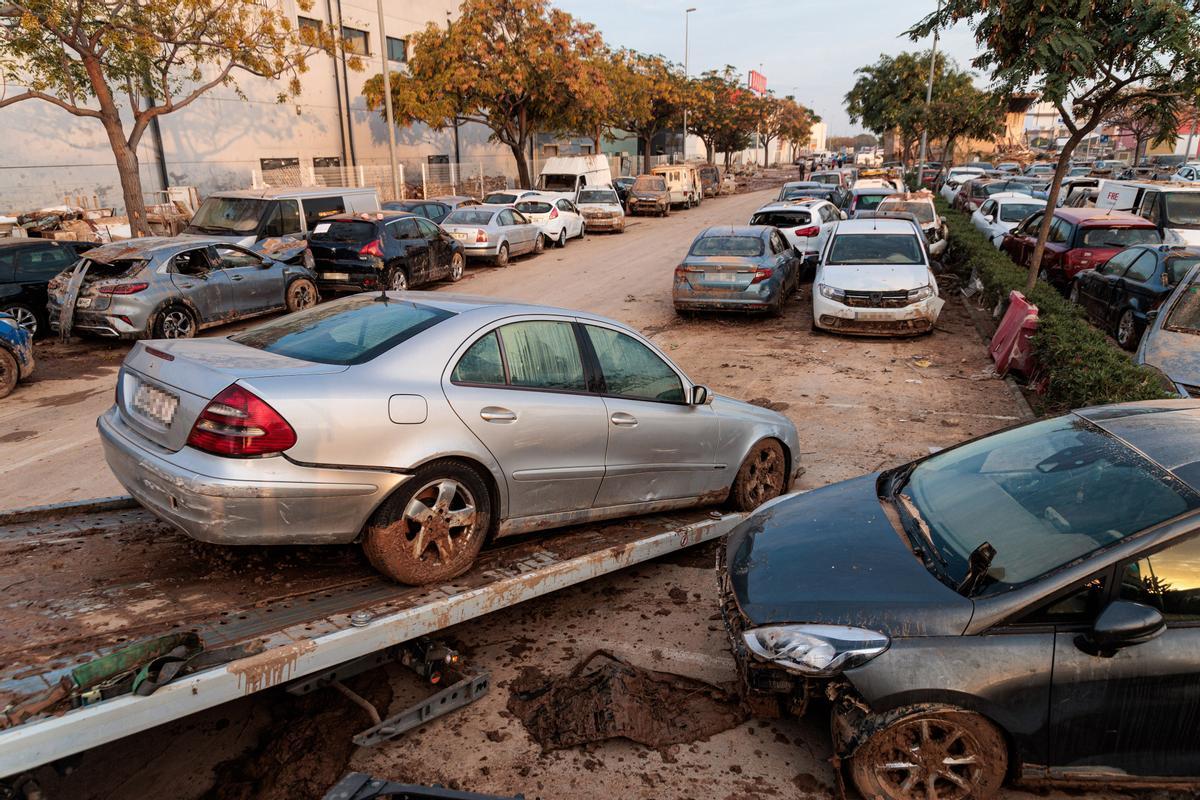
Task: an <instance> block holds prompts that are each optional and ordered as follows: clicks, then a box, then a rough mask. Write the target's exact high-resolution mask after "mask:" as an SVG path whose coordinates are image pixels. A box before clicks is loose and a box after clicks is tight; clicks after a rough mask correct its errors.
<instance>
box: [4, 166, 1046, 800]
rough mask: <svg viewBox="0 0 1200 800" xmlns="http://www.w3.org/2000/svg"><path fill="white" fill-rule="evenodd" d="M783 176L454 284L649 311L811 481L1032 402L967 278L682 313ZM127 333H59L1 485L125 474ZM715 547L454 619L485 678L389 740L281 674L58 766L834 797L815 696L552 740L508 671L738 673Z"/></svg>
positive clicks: (514, 788)
mask: <svg viewBox="0 0 1200 800" xmlns="http://www.w3.org/2000/svg"><path fill="white" fill-rule="evenodd" d="M774 194H775V190H764V191H758V192H753V193H748V194H742V195H736V196H732V197H723V198H716V199H710V200H708V201H705V203H704V204H703V205H702V206H701V207H700V208H698V209H693V210H690V211H681V212H677V213H673V214H672V215H671V216H670V217H669V218H666V219H647V218H637V219H635V220H634V221H633V222H634V224H631V225H630V226H629V228H628V229H627V232H626V233H624V234H623V235H605V234H596V235H591V236H588V237H587V239H586V240H584V241H579V240H575V241H572V242H570V243H569V244H568V245H567V247H566V248H565V249H550V250H547V251H546V252H545V253H544V254H543V255H541V256H538V257H534V258H521V259H518V260H517V261H515V262H514V263H513V264H512V265H511V266H510V267H508V268H507V269H495V268H489V267H475V268H473V269H470V270H469V273H468V276H467V277H466V279H464V280H463V281H462V282H461V283H459V284H456V285H454V286H453V287H450V286H443V287H439V289H438V291H458V292H463V293H470V294H476V295H487V296H495V297H507V298H513V299H517V300H526V301H533V302H539V303H548V304H555V305H562V306H566V307H568V308H580V309H585V310H587V311H591V312H596V313H600V314H605V315H607V316H610V317H613V318H615V319H618V320H621V321H622V322H625V323H628V324H630V325H632V326H634V327H636V328H638V329H640V330H642V331H643V332H645V333H646V334H648V335H649V336H650V337H651V338H652V339H653V340H654V341H655V342H656V343H657V344H658V345H659V346H660V347H661V348H662V349H663V350H664V351H665V352H667V353H668V354H669V355H670V356H671V357H672V358H673V359H675V360H676V361H677V362H678V363H679V364H680V365H681V366H682V367H683V368H684V369H685V370H687V371H688V373H689V374H690V375H691V376H692V377H693V378H694V379H696V380H698V381H700V382H703V383H706V384H708V385H709V386H710V387H711V388H712V389H714V390H715V391H717V392H720V393H723V394H728V395H731V396H733V397H737V398H740V399H744V400H749V401H753V402H755V403H758V404H761V405H766V406H769V407H771V408H774V409H776V410H779V411H781V412H782V413H784V414H786V415H788V416H789V417H791V418H792V419H793V420H794V421H795V422H796V424H797V426H798V428H799V431H800V437H801V444H802V446H803V452H802V454H801V461H802V463H803V465H804V466H805V467H806V470H807V471H806V473H805V474H804V475H803V477H802V478H801V480H800V483H799V486H798V488H812V487H815V486H820V485H823V484H826V483H829V482H831V481H836V480H840V479H844V478H848V477H851V476H853V475H856V474H859V473H862V472H865V471H870V470H875V469H878V468H879V467H881V466H883V465H889V464H894V463H897V462H900V461H903V460H907V459H909V458H912V457H915V456H919V455H923V454H926V453H928V452H930V450H931V449H932V448H939V447H945V446H947V445H950V444H953V443H955V442H958V441H960V440H961V439H964V438H966V437H969V436H973V435H977V434H980V433H984V432H987V431H990V430H993V429H996V428H999V427H1004V426H1007V425H1010V424H1012V423H1014V422H1017V421H1019V420H1020V419H1022V418H1023V416H1024V415H1025V414H1026V413H1027V411H1026V410H1025V406H1024V404H1023V402H1021V401H1020V400H1019V399H1018V397H1017V396H1016V395H1015V394H1014V393H1013V391H1011V390H1010V389H1009V387H1008V386H1007V385H1006V384H1005V383H1004V382H1003V381H1000V380H997V379H996V378H995V377H994V376H993V375H991V374H989V372H988V367H989V364H990V362H989V360H988V357H987V352H986V350H985V347H984V344H983V342H982V340H981V339H980V337H979V335H978V333H977V332H976V330H975V328H974V326H973V325H972V322H971V320H970V317H969V316H968V314H967V312H966V310H965V307H964V306H963V304H962V302H961V300H960V299H959V298H958V297H957V296H951V297H948V302H947V304H946V307H945V311H944V312H943V315H942V318H941V320H940V322H939V324H938V328H937V330H936V331H935V332H934V333H933V334H932V335H929V336H926V337H922V338H917V339H911V340H870V339H843V338H836V337H833V336H828V335H823V334H815V333H813V332H811V331H810V319H811V312H810V308H811V306H810V304H809V295H808V292H809V287H808V286H807V285H805V287H804V288H803V289H802V291H801V293H800V295H799V296H798V297H797V298H796V299H795V300H793V301H792V302H791V303H790V304H789V305H788V307H787V309H786V312H785V314H784V315H783V316H782V317H781V318H779V319H757V318H756V319H749V318H740V317H728V316H700V317H695V318H692V317H689V318H682V317H679V316H677V315H676V314H675V313H674V311H673V309H672V306H671V299H670V289H671V280H672V271H673V269H674V267H675V265H676V264H677V263H678V262H679V259H680V258H681V256H682V255H683V254H684V253H685V252H686V250H687V248H688V246H689V244H690V243H691V241H692V238H693V237H694V236H695V234H696V233H697V232H698V231H699V230H700V229H702V228H703V227H705V226H707V225H712V224H718V223H721V224H730V223H734V224H741V223H744V222H745V221H746V220H748V219H749V217H750V214H751V212H752V211H753V210H754V209H756V208H757V207H758V206H760V205H761V204H762V203H764V202H766V201H767V200H768V199H771V198H772V197H773V196H774ZM227 332H228V331H216V332H215V335H224V334H225V333H227ZM122 351H123V347H122V346H120V345H104V344H85V345H72V346H70V347H63V346H58V345H55V346H54V347H53V348H49V349H48V350H47V352H46V354H45V355H42V356H41V359H42V363H41V365H40V368H41V369H42V370H44V372H43V373H42V377H40V378H39V379H38V380H36V381H34V382H32V383H30V384H29V385H28V386H23V387H21V389H19V390H18V391H17V392H16V393H14V395H13V396H11V397H10V398H9V399H8V400H6V401H5V402H4V403H3V404H2V405H0V434H3V435H0V465H3V466H0V480H3V482H4V485H5V492H4V494H3V498H2V500H0V505H2V506H5V507H15V506H26V505H31V504H37V503H51V502H58V501H63V500H70V499H78V498H83V497H95V496H103V495H111V494H117V493H120V487H119V486H118V485H117V484H116V483H115V481H113V479H112V478H111V476H110V475H109V474H108V471H107V469H106V467H105V465H104V462H103V457H102V455H101V453H100V448H99V446H98V443H97V441H96V435H95V428H94V418H95V416H96V415H97V414H99V413H100V412H102V411H103V410H104V408H106V407H107V406H108V405H109V403H110V402H111V397H112V386H113V380H114V376H115V365H116V364H117V363H119V356H120V353H121V352H122ZM68 361H70V364H68ZM73 370H78V372H77V373H74V372H73ZM18 434H19V435H18ZM713 552H714V548H713V547H711V546H706V547H702V548H698V549H696V550H693V551H690V552H687V553H684V554H682V555H679V556H675V557H673V558H671V559H668V560H665V561H659V562H656V563H652V564H648V565H643V566H639V567H636V568H631V569H629V570H626V571H624V572H622V573H619V574H615V575H611V576H607V577H605V578H603V579H599V580H596V581H593V582H591V583H589V584H586V585H583V586H580V587H576V588H573V589H570V590H566V591H564V592H561V593H558V594H555V595H553V596H551V597H548V598H544V599H541V600H537V601H531V602H529V603H526V604H524V605H522V606H518V607H516V608H513V609H510V610H508V611H505V612H498V613H496V614H492V615H490V616H487V617H484V618H481V619H479V620H476V621H473V622H470V623H466V624H463V625H460V626H458V627H456V628H453V629H451V630H450V631H448V632H447V637H448V638H449V639H451V640H452V641H453V642H455V643H457V645H458V646H459V647H460V648H461V651H462V652H463V653H464V654H465V655H466V656H467V658H468V659H469V661H470V663H471V664H472V665H474V666H476V667H478V668H481V669H487V670H490V671H491V673H492V687H493V688H492V691H491V693H490V694H489V695H487V696H486V697H485V698H483V699H482V700H480V701H479V702H477V703H475V704H473V705H472V706H470V707H468V708H466V709H464V710H462V711H460V712H458V713H456V714H453V715H451V716H449V717H446V718H443V719H440V720H436V721H434V722H432V723H430V724H428V725H426V726H425V727H423V728H421V729H419V730H417V731H414V732H413V733H411V734H409V735H407V736H405V737H403V738H401V739H399V740H397V741H395V742H393V743H391V744H388V745H385V746H382V747H379V748H375V749H372V750H353V749H352V748H349V747H347V746H346V738H347V737H348V736H349V735H351V734H353V733H355V732H357V731H358V730H361V729H363V728H366V727H367V726H368V724H369V722H368V720H367V718H366V715H365V714H364V713H363V712H362V710H361V709H359V708H358V707H357V706H354V705H352V704H351V703H350V702H349V701H348V700H346V699H345V698H344V697H342V696H341V695H339V694H337V693H335V692H332V691H330V692H328V693H322V694H318V695H313V696H310V697H308V698H304V700H303V704H302V705H297V703H300V702H301V701H298V700H296V699H295V698H291V697H289V696H287V695H284V694H282V693H280V692H277V691H271V692H266V693H263V694H262V695H260V696H257V697H254V698H249V699H247V700H245V701H242V702H239V703H234V704H230V705H228V706H224V707H221V708H218V709H214V710H212V711H211V712H207V713H205V714H202V715H197V716H196V717H194V718H191V719H188V720H183V721H181V722H179V723H177V724H174V725H171V726H167V727H166V728H164V729H159V730H155V731H150V732H147V733H146V734H143V735H139V736H135V737H131V738H130V739H127V740H124V741H123V742H119V743H114V744H113V745H110V746H108V747H105V748H102V749H100V750H98V751H93V752H92V753H90V754H88V755H86V756H85V757H84V758H82V759H79V760H78V761H77V762H75V763H73V764H72V765H70V766H71V771H70V772H69V773H68V774H62V773H61V772H56V771H54V770H49V769H48V770H43V771H42V772H43V776H42V777H43V782H44V786H45V788H46V789H47V790H48V796H49V797H52V798H53V797H60V796H61V797H65V796H72V797H80V798H85V797H91V798H106V800H116V798H126V797H129V798H133V797H143V796H148V795H150V794H156V795H158V794H162V795H170V796H175V797H179V798H181V799H184V800H186V799H187V798H200V797H212V798H232V797H238V798H244V799H245V800H249V799H250V798H275V797H281V798H282V797H287V798H291V800H300V799H301V798H308V797H319V796H320V793H319V791H318V787H324V786H327V785H328V784H331V783H332V782H333V781H335V780H336V779H337V777H339V776H340V774H341V772H342V771H343V770H344V769H346V768H352V769H357V770H361V771H366V772H371V773H375V774H377V775H378V776H380V777H387V778H391V779H395V780H400V781H404V782H412V783H441V784H443V785H447V786H451V787H457V788H463V789H473V790H476V791H485V792H495V793H502V794H503V793H508V794H512V793H516V792H523V793H524V794H525V796H526V797H529V798H537V797H540V798H547V800H549V799H550V798H568V797H570V798H593V797H595V798H601V797H604V798H610V797H631V798H632V797H646V798H655V800H676V799H678V800H691V799H692V798H716V799H719V800H741V799H742V798H761V797H780V798H785V797H786V798H794V797H830V796H832V795H833V793H834V792H835V791H836V789H835V779H834V773H833V771H832V769H831V767H830V766H829V764H828V762H827V759H828V757H829V739H828V721H827V718H826V717H825V716H824V715H823V714H822V713H821V710H820V709H819V708H818V709H816V710H815V711H814V712H813V713H811V714H810V715H809V717H807V718H806V719H803V720H799V721H796V720H784V721H759V720H750V721H747V722H744V723H741V724H738V725H735V726H734V727H732V728H729V729H728V730H723V731H720V732H718V733H715V734H714V735H712V736H711V737H710V738H708V739H705V740H700V741H695V742H685V743H682V744H673V745H670V746H669V747H664V748H661V749H651V748H648V747H644V746H641V745H636V744H633V743H631V742H629V741H626V740H611V741H605V742H600V743H594V744H587V745H582V746H578V747H571V748H566V749H559V750H552V751H548V752H543V750H542V747H541V746H540V745H539V744H538V743H537V742H536V741H535V740H534V739H533V738H532V737H531V736H530V734H529V733H528V731H527V730H526V729H525V727H524V726H523V725H522V723H521V722H520V720H518V719H517V718H516V717H515V716H514V715H513V713H512V712H511V711H510V710H509V708H508V702H509V699H510V691H509V687H510V685H512V684H513V683H514V682H515V681H518V679H519V678H520V677H521V676H522V675H524V676H525V679H526V680H528V679H529V673H528V670H529V669H530V668H535V669H537V670H540V671H541V672H542V673H543V674H544V675H546V676H547V677H549V676H555V675H562V674H564V673H566V672H568V671H569V670H570V669H571V668H572V667H574V666H575V665H576V664H577V663H578V662H579V661H580V660H582V659H583V658H585V657H587V656H588V655H589V654H590V653H592V652H593V651H595V650H598V649H603V650H607V651H610V652H612V653H614V654H615V655H617V656H619V657H620V658H622V659H625V660H626V661H628V662H629V663H631V664H635V665H637V666H638V667H642V668H647V669H652V670H661V671H668V672H673V673H678V674H681V675H685V676H688V677H690V678H695V679H699V680H703V681H706V682H709V683H715V684H721V683H723V682H727V681H731V680H733V679H734V676H735V673H734V665H733V661H732V657H731V656H730V655H729V653H728V650H727V643H726V638H725V632H724V630H723V628H722V627H721V623H720V621H719V618H718V617H717V597H716V585H715V579H714V572H713ZM114 557H115V556H114ZM68 568H69V567H68ZM359 680H360V681H362V682H363V683H361V684H355V685H356V686H357V687H358V689H359V691H360V693H363V694H370V695H371V696H372V697H373V698H376V699H378V701H379V702H381V703H385V704H386V703H389V702H390V708H391V711H392V712H393V713H394V712H396V711H398V710H399V709H400V708H401V707H403V706H404V705H406V704H407V702H408V701H409V700H410V699H411V698H412V696H413V686H412V682H411V680H410V679H409V678H408V677H407V673H404V672H401V671H397V670H391V669H389V670H386V671H382V672H375V673H369V674H368V675H367V676H362V678H360V679H359ZM384 682H386V686H385V685H384ZM389 689H390V691H388V690H389ZM389 697H390V698H391V699H390V701H389V700H388V698H389ZM322 698H323V699H322ZM218 787H219V788H218ZM1012 796H1023V795H1021V794H1020V793H1013V794H1012ZM1041 796H1045V795H1041ZM1051 796H1053V795H1051Z"/></svg>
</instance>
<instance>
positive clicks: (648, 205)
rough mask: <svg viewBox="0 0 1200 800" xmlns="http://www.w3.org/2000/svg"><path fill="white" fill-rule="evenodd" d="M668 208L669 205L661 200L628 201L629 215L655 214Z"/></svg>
mask: <svg viewBox="0 0 1200 800" xmlns="http://www.w3.org/2000/svg"><path fill="white" fill-rule="evenodd" d="M669 207H670V203H668V202H665V201H661V200H630V201H629V213H630V214H657V213H659V212H661V211H664V210H666V209H667V208H669Z"/></svg>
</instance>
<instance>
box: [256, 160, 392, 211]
mask: <svg viewBox="0 0 1200 800" xmlns="http://www.w3.org/2000/svg"><path fill="white" fill-rule="evenodd" d="M396 169H397V175H396V178H397V180H396V183H397V184H398V185H399V187H400V196H399V197H397V196H396V193H395V192H394V191H393V190H392V185H393V184H392V175H391V172H392V169H391V167H390V166H388V165H374V164H359V165H358V166H356V167H310V166H306V165H304V164H301V165H299V166H294V167H279V168H276V169H256V170H254V171H253V172H252V174H251V185H252V187H253V188H255V189H265V188H274V189H278V188H299V187H303V186H356V187H363V188H373V189H375V191H376V192H377V193H378V195H379V199H380V201H381V202H387V201H389V200H404V199H406V197H407V192H406V191H405V189H406V184H405V182H404V165H403V164H398V165H397V168H396Z"/></svg>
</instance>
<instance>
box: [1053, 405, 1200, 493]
mask: <svg viewBox="0 0 1200 800" xmlns="http://www.w3.org/2000/svg"><path fill="white" fill-rule="evenodd" d="M1074 413H1075V414H1076V415H1077V416H1080V417H1083V418H1084V419H1086V420H1088V421H1089V422H1091V423H1093V424H1095V425H1097V426H1098V427H1100V428H1102V429H1104V430H1105V431H1107V432H1108V433H1110V434H1112V435H1113V436H1116V437H1117V438H1118V439H1120V440H1122V441H1123V442H1125V443H1126V444H1128V445H1129V446H1131V447H1133V448H1134V449H1135V450H1137V451H1139V452H1140V453H1142V454H1143V455H1145V456H1146V457H1147V458H1149V459H1150V460H1151V461H1153V462H1155V463H1156V464H1158V465H1159V466H1160V467H1162V468H1163V469H1165V470H1167V471H1168V472H1170V473H1172V474H1173V475H1175V477H1177V478H1179V479H1180V480H1182V481H1183V482H1184V483H1186V484H1187V485H1188V486H1190V487H1192V489H1194V490H1196V491H1200V448H1197V447H1196V441H1197V440H1198V439H1200V400H1190V399H1189V400H1145V401H1142V402H1140V403H1121V404H1119V405H1110V406H1096V407H1093V408H1083V409H1079V410H1078V411H1075V412H1074Z"/></svg>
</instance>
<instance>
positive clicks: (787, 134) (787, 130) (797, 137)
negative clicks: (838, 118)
mask: <svg viewBox="0 0 1200 800" xmlns="http://www.w3.org/2000/svg"><path fill="white" fill-rule="evenodd" d="M783 100H784V103H783V110H782V111H781V113H780V121H779V136H780V137H781V138H782V139H784V140H786V141H787V142H788V143H789V144H790V145H791V159H790V160H792V161H795V160H796V156H797V155H799V153H800V149H801V148H802V147H807V146H808V142H809V139H810V138H812V128H813V125H814V124H816V123H818V122H820V121H821V118H820V117H818V116H817V115H816V114H815V113H813V110H812V109H811V108H807V107H806V106H803V105H801V104H800V103H797V102H796V99H795V98H794V97H792V96H791V95H788V96H787V97H785V98H783Z"/></svg>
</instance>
